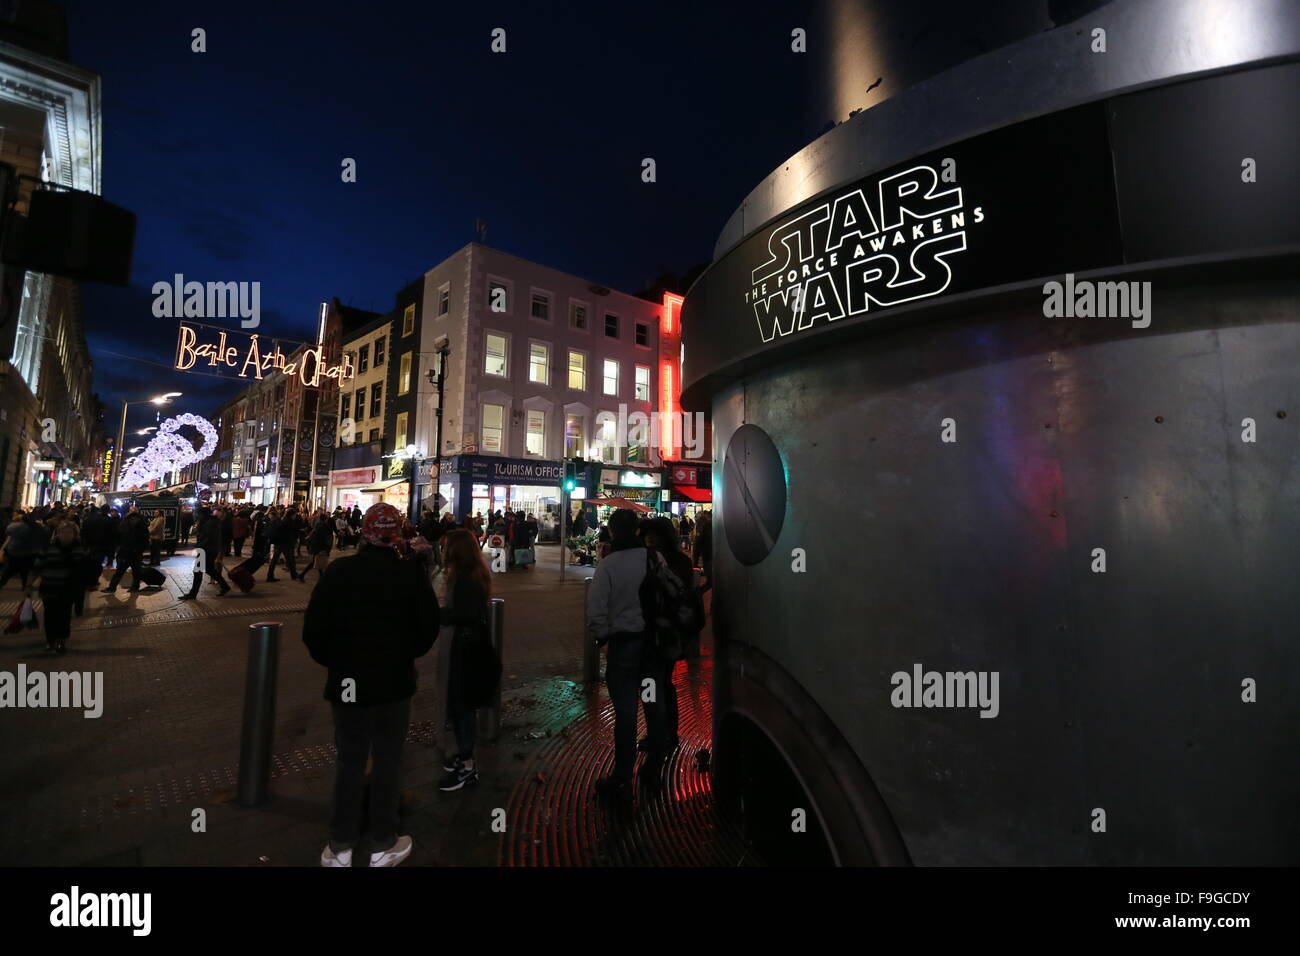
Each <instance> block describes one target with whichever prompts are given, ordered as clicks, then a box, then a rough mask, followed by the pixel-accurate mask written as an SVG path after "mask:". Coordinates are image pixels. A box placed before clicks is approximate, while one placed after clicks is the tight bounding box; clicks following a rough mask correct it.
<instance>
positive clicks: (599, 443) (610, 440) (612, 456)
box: [596, 412, 619, 465]
mask: <svg viewBox="0 0 1300 956" xmlns="http://www.w3.org/2000/svg"><path fill="white" fill-rule="evenodd" d="M596 457H597V458H599V459H600V460H601V461H603V462H605V463H606V464H610V465H617V464H618V463H619V461H618V420H617V418H616V417H615V416H614V413H613V412H601V413H600V414H599V415H597V416H596Z"/></svg>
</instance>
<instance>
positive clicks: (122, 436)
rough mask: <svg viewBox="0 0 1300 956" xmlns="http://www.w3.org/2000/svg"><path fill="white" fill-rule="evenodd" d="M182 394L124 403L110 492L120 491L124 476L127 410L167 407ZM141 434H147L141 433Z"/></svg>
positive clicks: (118, 429) (164, 395)
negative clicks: (141, 407)
mask: <svg viewBox="0 0 1300 956" xmlns="http://www.w3.org/2000/svg"><path fill="white" fill-rule="evenodd" d="M181 394H182V393H181V392H167V393H165V394H163V395H155V396H154V397H153V398H141V399H137V400H135V401H131V402H123V403H122V422H121V424H119V425H118V427H117V445H116V446H114V455H113V475H112V478H111V479H110V480H109V482H108V488H109V491H110V492H115V491H117V490H118V487H117V480H118V479H119V478H120V477H121V476H122V446H123V445H124V444H126V410H127V408H128V407H129V406H131V405H167V404H169V403H170V402H171V400H172V399H173V398H180V397H181ZM140 434H145V433H144V432H141V433H140Z"/></svg>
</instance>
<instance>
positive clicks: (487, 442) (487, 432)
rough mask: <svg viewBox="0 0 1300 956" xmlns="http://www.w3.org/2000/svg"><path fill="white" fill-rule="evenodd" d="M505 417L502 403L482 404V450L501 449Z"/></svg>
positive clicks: (494, 450)
mask: <svg viewBox="0 0 1300 956" xmlns="http://www.w3.org/2000/svg"><path fill="white" fill-rule="evenodd" d="M505 417H506V408H505V406H504V405H484V406H483V450H484V451H493V452H498V453H499V452H500V451H501V441H502V431H503V430H504V422H505Z"/></svg>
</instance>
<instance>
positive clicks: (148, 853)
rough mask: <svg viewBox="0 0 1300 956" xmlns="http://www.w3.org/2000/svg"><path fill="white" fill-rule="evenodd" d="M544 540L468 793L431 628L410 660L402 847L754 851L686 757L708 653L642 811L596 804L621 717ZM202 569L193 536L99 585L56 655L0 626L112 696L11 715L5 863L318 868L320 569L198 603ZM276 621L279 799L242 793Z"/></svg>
mask: <svg viewBox="0 0 1300 956" xmlns="http://www.w3.org/2000/svg"><path fill="white" fill-rule="evenodd" d="M539 552H540V554H539V559H540V560H539V565H538V567H537V568H535V569H533V570H529V571H516V572H511V573H508V574H504V575H498V576H496V577H495V578H494V582H495V586H496V588H497V595H498V596H500V597H503V598H504V599H505V602H506V614H505V622H506V625H505V647H506V652H505V662H504V663H505V675H504V678H503V691H502V714H501V727H500V735H499V738H498V739H497V741H496V742H495V743H492V744H484V745H483V746H482V747H481V748H480V752H479V754H478V756H479V765H480V771H481V779H480V781H479V782H478V783H477V784H476V785H474V786H473V787H470V788H467V789H466V790H463V791H460V792H457V793H451V794H444V793H441V792H440V791H438V789H437V783H438V780H439V778H440V777H441V774H442V771H441V764H442V749H441V748H442V743H443V732H442V727H441V726H440V722H439V721H437V720H435V714H434V709H435V705H434V699H433V698H434V684H435V681H434V672H435V670H436V667H437V654H436V651H437V645H435V653H433V654H430V655H428V656H426V657H425V658H423V659H422V660H421V661H420V662H419V671H420V690H419V692H418V693H417V694H416V697H415V701H414V706H413V711H412V727H411V731H410V734H409V736H408V739H407V747H406V755H405V764H404V770H403V784H404V786H405V787H406V790H405V792H404V802H403V803H404V821H405V827H404V829H405V831H406V832H409V833H411V834H412V836H413V837H414V839H415V852H414V853H413V855H412V857H411V859H410V860H409V861H408V863H409V864H414V865H419V864H426V865H469V866H473V865H484V866H490V865H498V864H505V865H536V864H554V865H573V864H628V863H646V864H654V863H677V864H692V863H729V864H732V865H734V864H736V863H740V862H746V861H748V862H753V861H752V858H750V857H747V856H746V853H745V848H744V846H743V844H742V841H741V840H740V838H739V836H738V834H737V833H736V832H735V831H734V830H733V829H731V828H730V827H729V826H728V825H727V824H726V823H725V822H722V821H718V820H716V819H715V818H714V815H713V811H712V801H711V792H710V787H709V778H708V775H707V774H705V773H701V772H700V771H699V770H698V769H697V768H696V764H695V759H694V758H695V755H696V754H697V753H698V751H699V750H700V749H701V748H703V747H707V746H708V734H709V709H708V672H709V659H708V657H707V652H706V656H705V657H704V658H702V659H701V660H699V661H696V662H693V663H692V665H691V667H689V668H688V667H686V666H685V665H683V666H680V667H679V669H678V676H677V683H678V686H679V688H680V689H681V694H682V704H681V710H682V736H683V745H682V748H681V749H680V750H679V751H678V752H677V754H676V756H675V758H674V760H673V763H672V765H671V767H670V772H669V775H668V780H669V785H668V786H667V787H665V789H664V790H663V791H662V793H660V794H658V795H655V796H653V797H649V798H645V799H643V800H642V801H640V802H639V803H638V806H637V809H636V810H635V811H634V812H632V813H631V814H630V815H625V814H615V815H613V816H611V815H610V814H608V813H606V812H605V810H604V809H603V808H601V807H599V806H597V805H596V803H595V802H594V800H593V798H592V794H591V786H590V785H591V782H592V781H593V779H594V778H595V777H596V776H599V775H600V774H602V773H604V772H606V771H607V768H608V765H609V763H610V762H611V761H612V752H611V739H612V738H611V730H612V719H613V718H612V712H611V710H610V707H609V702H608V699H607V697H606V695H605V693H604V688H603V686H599V687H596V688H591V693H588V690H587V689H586V688H584V687H583V686H582V685H581V683H579V681H580V680H581V676H582V675H581V651H582V647H581V627H582V598H583V593H584V588H583V581H584V579H585V578H586V577H588V576H589V575H590V569H579V568H571V569H568V573H567V580H566V581H565V582H564V583H563V584H561V583H560V582H559V580H558V577H559V571H558V563H557V555H556V553H555V549H553V548H551V549H547V548H541V549H539ZM190 565H191V561H190V558H189V556H188V555H187V554H186V553H184V552H182V553H180V554H178V555H177V556H176V557H174V558H172V559H170V560H169V561H167V562H165V563H164V571H165V573H166V574H167V577H168V580H167V583H166V585H165V586H164V587H162V588H158V589H146V590H144V591H142V592H140V593H138V594H132V595H128V594H127V593H126V592H125V591H124V590H119V591H118V592H117V594H115V595H106V594H99V593H94V594H90V595H88V598H87V606H86V613H85V616H84V617H82V618H80V619H77V620H76V621H75V622H74V628H73V633H72V638H71V640H70V641H69V644H68V653H67V654H66V655H65V656H63V657H59V658H52V657H49V656H46V654H45V651H44V648H45V643H44V638H43V637H42V635H41V632H40V631H24V632H22V633H20V634H17V635H10V636H0V670H5V671H9V672H11V673H13V672H15V671H16V669H17V667H18V665H20V664H22V665H25V666H26V668H27V669H28V670H29V671H31V670H36V669H40V670H47V671H88V670H89V671H102V672H103V675H104V678H103V679H104V701H105V703H104V711H103V715H102V716H101V717H99V718H97V719H86V718H85V717H84V716H83V714H82V712H81V711H70V710H55V709H17V710H14V709H5V710H2V711H0V721H2V722H3V727H2V728H0V730H2V732H0V740H2V741H3V742H2V743H0V864H6V865H13V864H19V865H60V864H63V865H69V864H78V865H81V864H91V865H96V864H102V865H141V864H143V865H212V864H216V865H287V866H301V865H315V864H316V862H317V859H318V856H319V853H320V849H321V846H322V844H323V840H324V835H325V831H326V820H327V817H328V811H329V806H328V805H329V790H330V785H331V780H332V775H333V762H334V753H333V746H332V737H333V731H332V725H331V721H330V716H329V709H328V706H327V705H326V703H325V701H324V700H323V699H322V697H321V690H322V687H323V683H324V672H323V671H322V669H321V668H320V667H319V666H318V665H316V664H315V663H314V662H313V661H312V660H311V659H310V657H309V656H308V655H307V652H306V649H305V648H304V647H303V645H302V642H301V630H302V614H301V612H302V610H303V609H304V608H305V607H306V603H307V598H308V596H309V593H310V589H311V587H313V586H314V580H313V583H312V584H308V585H303V584H299V583H296V582H293V581H290V580H289V579H288V578H287V577H285V576H283V572H281V575H282V576H281V577H280V580H279V581H278V582H276V583H271V584H267V583H265V581H264V576H265V571H263V572H261V574H260V575H259V581H258V583H257V586H256V588H255V589H254V590H253V591H252V592H251V593H250V594H246V595H240V594H237V593H234V592H232V593H231V594H230V595H229V596H227V597H225V598H219V597H217V596H216V589H215V588H212V587H210V586H209V585H207V584H206V583H205V585H204V592H205V594H204V596H203V597H202V598H201V600H199V601H197V602H182V601H180V600H179V596H180V594H182V593H184V591H186V590H188V585H189V583H190V581H191V578H190V570H189V569H190ZM128 577H129V575H128ZM20 597H21V592H20V590H19V589H18V588H17V587H16V586H15V583H14V582H11V583H10V585H9V586H8V587H7V588H6V589H5V590H4V591H3V592H0V613H3V614H5V616H6V618H7V616H8V615H9V614H12V612H13V609H14V608H15V607H16V606H17V601H18V600H19V599H20ZM39 610H40V609H39V604H38V614H39ZM267 619H270V620H279V621H282V622H283V623H284V629H283V634H282V641H281V655H280V671H279V681H278V690H277V709H276V731H275V744H274V753H275V757H274V766H273V771H272V784H271V786H272V790H273V794H274V796H273V799H272V800H271V801H270V803H268V804H267V805H266V806H264V807H261V808H258V809H256V810H249V809H244V808H241V807H239V806H237V805H236V804H235V803H234V795H235V789H236V783H237V780H238V750H239V735H240V722H241V717H242V700H243V684H244V678H245V666H246V655H247V635H248V625H250V624H252V623H255V622H257V621H260V620H267ZM706 647H707V641H706ZM196 811H203V813H202V816H203V817H204V818H205V819H204V820H203V822H204V824H205V826H206V829H204V830H202V832H195V830H196V829H199V827H198V824H197V823H196V819H197V818H198V817H199V816H200V814H198V813H197V812H196ZM501 820H504V824H505V832H504V833H502V832H500V822H499V821H501ZM494 821H498V822H497V825H496V826H495V827H494Z"/></svg>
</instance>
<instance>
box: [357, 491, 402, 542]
mask: <svg viewBox="0 0 1300 956" xmlns="http://www.w3.org/2000/svg"><path fill="white" fill-rule="evenodd" d="M361 536H362V537H363V538H365V539H366V541H367V542H369V543H370V544H374V545H378V546H379V547H381V548H392V547H396V545H397V542H398V539H400V538H401V536H402V513H401V512H400V511H398V510H397V509H396V508H394V507H393V506H392V505H390V504H385V503H384V502H382V501H381V502H380V503H379V504H377V505H371V506H370V507H369V508H368V509H367V510H366V516H365V518H363V519H362V521H361Z"/></svg>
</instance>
